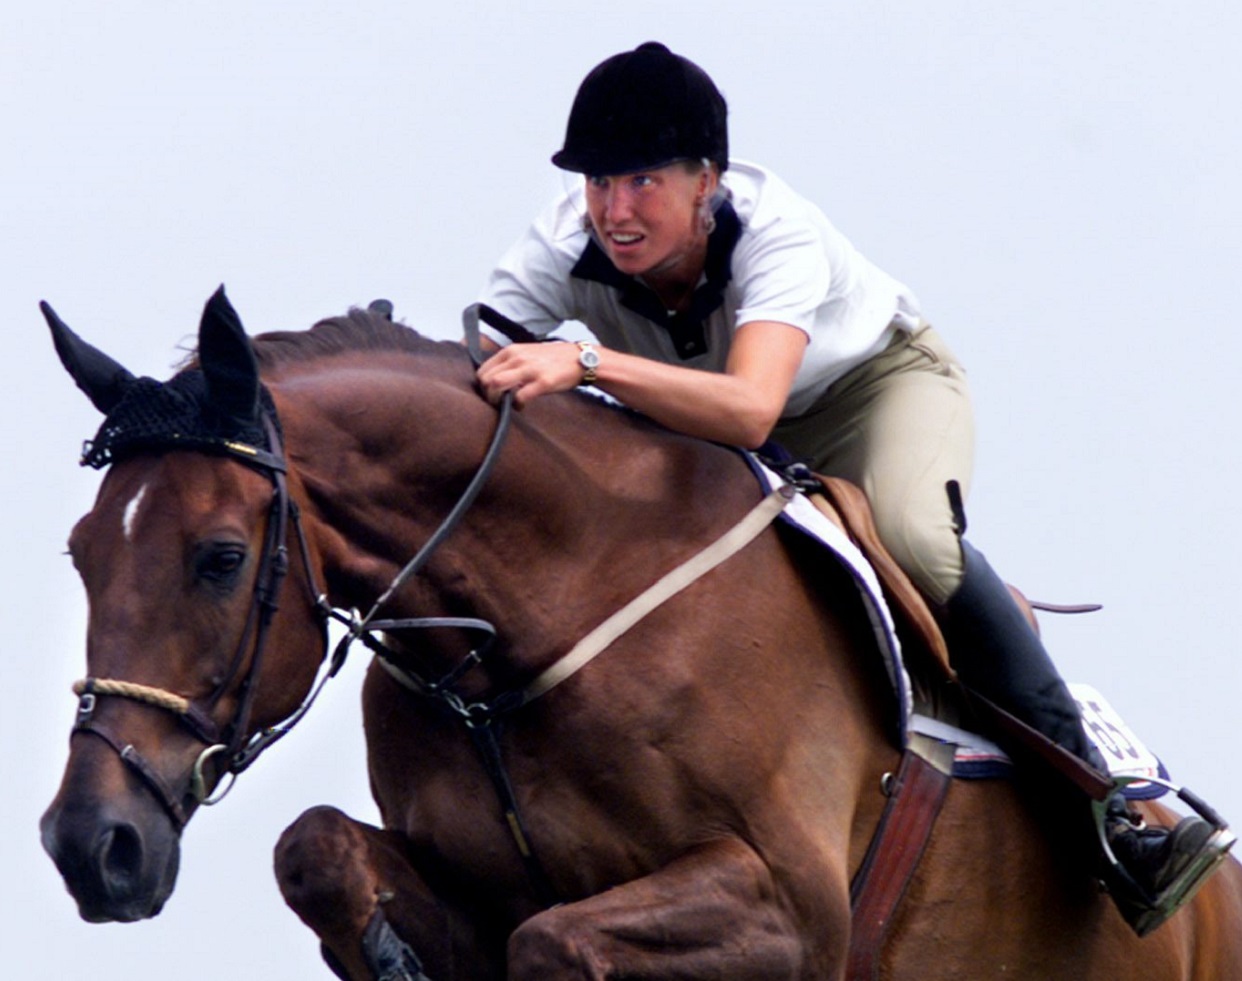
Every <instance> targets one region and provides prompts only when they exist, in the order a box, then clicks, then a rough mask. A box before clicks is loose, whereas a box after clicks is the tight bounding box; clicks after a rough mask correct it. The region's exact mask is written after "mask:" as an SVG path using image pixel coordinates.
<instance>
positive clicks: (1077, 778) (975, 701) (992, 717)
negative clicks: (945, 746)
mask: <svg viewBox="0 0 1242 981" xmlns="http://www.w3.org/2000/svg"><path fill="white" fill-rule="evenodd" d="M966 694H967V698H968V699H969V700H970V704H971V706H972V707H973V708H974V710H975V712H976V713H977V714H978V715H979V716H980V718H982V719H983V720H984V721H985V722H986V723H987V728H988V729H989V730H990V731H992V732H995V733H997V734H998V736H999V737H1000V738H1003V739H1004V740H1005V742H1004V743H1003V744H1002V745H1004V746H1005V747H1006V751H1007V752H1008V751H1010V750H1012V751H1014V752H1017V751H1023V750H1024V751H1026V752H1027V753H1029V754H1031V755H1033V756H1035V757H1038V758H1039V759H1040V760H1041V761H1043V762H1044V763H1046V764H1047V765H1048V766H1050V767H1052V768H1053V769H1054V770H1055V771H1056V772H1057V773H1059V774H1061V775H1062V776H1064V777H1065V778H1066V779H1067V780H1069V781H1070V782H1071V783H1073V784H1074V786H1076V787H1077V788H1078V789H1079V790H1081V791H1082V792H1083V793H1084V794H1086V795H1087V796H1088V797H1090V798H1091V799H1092V800H1099V801H1102V800H1107V799H1108V798H1109V797H1111V796H1112V795H1113V794H1114V793H1116V792H1117V782H1116V781H1115V780H1114V779H1113V777H1112V776H1111V775H1109V774H1106V773H1101V772H1100V771H1099V770H1097V769H1096V768H1095V767H1093V766H1092V765H1091V764H1090V763H1087V762H1086V761H1085V760H1080V759H1079V758H1078V757H1077V756H1075V755H1074V754H1073V753H1071V752H1070V751H1069V750H1067V749H1066V748H1065V747H1063V746H1060V745H1058V744H1057V743H1054V742H1053V741H1052V740H1051V739H1049V738H1048V737H1047V736H1045V735H1044V734H1043V733H1042V732H1040V731H1039V730H1037V729H1034V728H1032V727H1031V726H1029V725H1027V724H1026V723H1025V722H1023V721H1022V720H1021V719H1019V718H1017V717H1016V716H1014V715H1013V714H1011V713H1009V712H1007V711H1005V710H1004V709H1003V708H1001V707H1000V706H999V705H997V704H996V703H995V702H992V701H990V700H988V699H987V698H985V697H984V696H982V695H980V694H979V693H978V692H977V691H975V690H973V689H970V688H967V689H966Z"/></svg>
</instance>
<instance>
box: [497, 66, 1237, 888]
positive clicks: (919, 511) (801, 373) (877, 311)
mask: <svg viewBox="0 0 1242 981" xmlns="http://www.w3.org/2000/svg"><path fill="white" fill-rule="evenodd" d="M552 162H553V163H554V164H555V165H556V166H558V167H560V168H562V169H563V170H567V171H571V172H575V173H579V174H582V175H584V178H585V181H584V183H583V184H582V185H581V186H579V187H576V188H575V189H573V190H571V191H570V192H568V193H567V194H565V195H564V196H562V197H561V198H560V199H559V200H557V201H556V202H555V203H554V204H553V205H552V207H551V208H550V209H549V210H547V211H546V212H545V213H544V214H543V215H541V216H540V217H539V218H538V219H537V220H536V221H535V223H534V225H533V226H532V227H531V228H530V229H529V230H528V231H527V233H526V234H525V235H524V236H523V237H522V238H521V239H520V240H519V241H518V242H517V243H516V245H514V246H513V248H511V249H510V250H509V252H508V253H507V254H506V255H505V256H504V257H503V258H502V259H501V261H500V263H499V265H498V266H497V268H496V269H495V270H494V272H493V273H492V275H491V277H490V279H489V280H488V283H487V286H486V289H485V291H484V293H483V295H482V296H481V297H480V299H481V301H482V302H484V303H486V304H488V305H489V306H492V307H493V308H495V309H497V310H499V311H500V312H501V313H503V314H505V315H506V316H508V317H510V318H511V319H513V320H516V321H518V322H519V323H521V324H523V325H524V326H525V327H526V328H528V329H529V330H531V331H532V332H533V333H534V334H535V335H538V336H541V337H542V336H544V335H547V334H548V333H550V332H551V331H552V330H554V329H555V328H556V327H557V326H559V325H560V324H561V323H563V322H564V321H568V320H578V321H581V322H583V323H585V324H586V325H587V326H588V327H589V328H590V330H591V331H592V333H593V334H594V336H595V337H596V338H597V339H598V340H599V342H600V345H599V346H596V345H594V344H590V343H586V342H582V343H579V344H578V345H573V344H510V345H508V346H506V347H503V348H499V349H498V350H496V353H494V354H493V355H492V356H491V357H489V358H488V359H487V360H486V361H485V362H484V363H483V365H482V366H481V367H480V368H479V372H478V378H479V383H480V385H481V387H482V389H483V391H484V392H485V393H486V395H487V396H488V397H489V398H490V399H492V400H493V401H496V400H499V398H500V396H501V395H502V394H503V393H504V392H507V391H512V392H513V393H514V400H515V403H516V404H517V405H518V406H522V405H524V404H526V403H528V402H530V401H531V400H532V399H535V398H538V397H539V396H541V395H546V394H548V393H551V392H560V391H565V390H568V389H571V388H574V387H575V386H577V385H580V384H583V383H590V384H593V385H595V386H597V387H599V388H600V389H603V390H604V391H606V392H608V393H610V394H611V395H613V396H615V397H616V398H617V399H619V400H620V401H621V402H623V403H625V404H626V405H628V406H630V407H631V408H634V409H637V410H639V411H640V412H642V413H644V414H645V415H647V416H649V417H651V418H652V419H654V420H656V421H658V422H660V423H662V424H664V425H665V426H667V427H669V428H670V429H674V430H678V431H680V432H683V433H687V434H690V435H693V436H700V437H703V438H705V439H710V440H715V441H717V442H720V443H727V444H732V445H737V446H742V447H749V448H755V447H758V446H760V445H761V444H763V443H765V442H766V441H768V440H769V439H770V440H773V441H774V442H776V443H777V444H779V445H780V446H782V447H783V448H784V449H785V450H787V451H788V452H789V453H791V454H792V455H793V456H794V457H795V458H797V459H801V460H804V461H807V462H808V463H809V464H810V465H811V467H812V469H814V470H815V471H817V472H820V473H828V474H833V475H837V476H841V477H845V478H848V479H850V480H852V481H853V482H855V483H856V484H858V485H859V486H860V487H862V488H863V490H864V491H865V492H866V495H867V497H868V499H869V501H870V503H871V506H872V509H873V510H874V513H875V521H876V525H877V527H878V529H879V532H880V536H881V538H882V539H883V541H884V543H885V544H886V546H887V547H888V549H889V551H890V552H892V554H893V556H894V558H895V559H896V560H897V561H898V563H899V564H900V565H901V566H902V568H903V569H904V570H905V571H906V573H907V574H908V575H909V576H910V577H911V578H912V579H913V581H914V582H915V584H916V585H917V586H918V587H919V588H920V589H921V590H922V592H923V594H924V595H925V596H926V597H927V598H928V599H929V600H930V601H931V603H932V605H933V609H935V610H936V611H937V613H938V618H939V620H940V622H941V625H942V627H943V628H944V631H945V634H946V637H947V639H948V641H949V644H950V649H951V651H952V654H953V661H954V666H955V668H956V669H957V671H958V673H959V676H960V677H961V679H962V680H963V682H964V683H965V684H966V685H968V686H969V687H971V688H973V689H974V690H976V691H978V692H980V693H981V694H983V695H985V696H987V697H988V698H990V699H991V700H992V701H994V702H996V703H997V704H999V705H1001V706H1002V707H1004V708H1006V709H1008V710H1009V711H1010V712H1012V713H1013V714H1015V715H1017V716H1018V717H1019V718H1020V719H1022V720H1023V721H1024V722H1026V723H1027V724H1029V725H1031V726H1033V727H1035V728H1036V729H1038V730H1039V731H1040V732H1042V733H1043V734H1045V735H1046V736H1048V737H1049V738H1050V739H1052V740H1053V741H1055V742H1057V743H1059V744H1060V745H1061V746H1063V747H1064V748H1066V749H1067V750H1069V751H1070V752H1072V753H1074V754H1075V755H1077V756H1078V757H1080V758H1081V759H1084V760H1088V761H1089V762H1091V763H1092V765H1094V766H1096V767H1097V768H1098V767H1100V766H1101V765H1102V760H1101V759H1100V757H1099V754H1098V752H1097V751H1096V750H1095V749H1094V747H1092V746H1091V744H1090V743H1089V741H1088V740H1087V737H1086V735H1085V732H1084V730H1083V726H1082V723H1081V718H1080V715H1079V712H1078V709H1077V706H1076V705H1075V703H1074V701H1073V699H1072V698H1071V696H1070V694H1069V692H1068V690H1067V689H1066V687H1065V684H1064V683H1063V681H1062V680H1061V678H1060V676H1059V674H1058V673H1057V671H1056V669H1055V667H1054V666H1053V664H1052V661H1051V659H1050V658H1049V656H1048V654H1047V653H1046V651H1045V650H1044V648H1043V645H1042V644H1041V642H1040V641H1039V639H1038V637H1037V635H1036V634H1035V632H1034V631H1033V630H1032V629H1031V627H1030V626H1029V625H1028V624H1027V622H1026V620H1025V618H1024V617H1023V616H1022V615H1021V614H1020V612H1019V611H1018V608H1017V606H1016V605H1015V604H1014V602H1013V601H1012V599H1011V597H1010V595H1009V592H1008V590H1007V589H1006V587H1005V586H1004V584H1003V583H1002V582H1001V580H1000V579H999V578H998V577H997V576H996V574H995V573H994V572H993V571H992V569H991V568H990V566H989V565H988V563H987V562H986V560H985V559H984V558H983V556H982V555H981V554H980V553H979V552H977V551H975V550H974V549H973V548H971V546H970V545H969V544H967V543H966V542H965V541H963V540H961V538H960V536H959V533H958V529H957V526H956V522H955V518H954V510H955V509H954V507H953V506H952V505H951V503H950V499H949V497H948V495H947V493H946V485H947V484H948V483H949V482H950V481H955V482H956V483H957V485H958V486H959V487H960V488H962V489H963V491H964V490H965V489H966V488H967V487H968V486H969V481H970V476H971V469H972V463H973V459H972V458H973V438H974V433H973V420H972V410H971V403H970V396H969V393H968V390H967V386H966V380H965V376H964V373H963V371H962V369H961V367H960V366H959V365H958V363H957V361H956V359H955V358H954V357H953V355H952V353H951V352H950V351H949V349H948V348H947V347H946V346H945V344H944V342H943V341H942V340H941V339H940V337H939V336H938V335H937V334H936V332H935V331H934V330H932V328H931V327H929V326H928V325H927V323H926V322H925V321H924V320H923V318H922V315H921V311H920V308H919V305H918V301H917V300H916V299H915V297H914V296H913V294H912V293H911V292H910V291H909V290H908V289H907V288H906V287H905V286H904V285H902V284H901V283H900V282H898V281H897V280H895V279H893V278H892V277H891V276H889V275H887V274H886V273H884V272H883V271H881V270H880V269H878V268H877V267H876V266H875V265H873V264H872V263H870V262H869V261H867V260H866V259H865V258H864V257H863V256H862V255H860V254H859V253H858V252H857V251H856V250H855V249H854V247H853V246H852V245H851V244H850V243H849V241H847V240H846V239H845V237H844V236H842V235H841V233H840V232H838V231H837V230H836V229H835V228H834V227H833V226H832V225H831V224H830V223H829V222H828V220H827V219H826V218H825V217H824V215H823V214H822V213H821V212H820V211H819V209H818V208H816V207H815V206H814V205H813V204H811V203H809V202H808V201H807V200H805V199H804V198H802V197H800V196H798V195H797V194H795V193H794V192H793V191H792V190H791V189H790V188H789V187H788V186H787V185H785V184H784V183H783V182H782V181H780V180H779V179H778V178H777V177H775V176H774V175H773V174H771V173H770V172H769V171H767V170H765V169H763V168H762V167H758V166H755V165H753V164H748V163H742V162H739V161H731V160H730V159H729V156H728V135H727V125H726V106H725V101H724V98H723V97H722V96H721V94H720V92H719V91H718V90H717V88H716V86H715V85H714V84H713V82H712V80H711V79H710V78H709V77H708V76H707V74H706V73H705V72H703V70H702V69H700V68H699V67H698V66H696V65H694V64H693V63H691V62H690V61H688V60H687V59H685V58H682V57H680V56H678V55H676V54H673V53H672V52H670V51H669V50H668V48H666V47H665V46H664V45H662V44H658V43H655V42H648V43H646V44H643V45H640V46H639V47H638V48H637V49H635V50H634V51H627V52H623V53H621V54H618V55H616V56H614V57H612V58H609V59H608V60H606V61H604V62H603V63H602V64H600V65H599V66H598V67H596V68H595V69H594V70H593V71H592V72H591V73H590V74H589V75H588V76H587V77H586V79H585V80H584V81H583V83H582V85H581V87H580V89H579V90H578V94H577V97H576V98H575V100H574V104H573V107H572V109H571V111H570V116H569V123H568V126H567V130H566V135H565V145H564V147H563V148H562V149H561V150H560V151H559V152H557V153H556V154H555V155H554V156H553V157H552ZM495 339H496V340H497V341H499V340H500V339H499V338H498V337H497V338H495ZM489 347H491V348H495V347H496V345H495V344H492V345H489ZM1110 813H1111V815H1112V816H1111V818H1110V820H1109V825H1110V827H1109V835H1110V843H1111V847H1112V849H1113V851H1114V854H1115V855H1116V856H1118V857H1119V858H1120V859H1121V861H1122V862H1123V864H1124V866H1125V867H1126V870H1127V872H1128V873H1129V874H1130V876H1131V877H1132V878H1133V879H1134V880H1135V881H1136V882H1138V883H1139V884H1140V885H1141V886H1143V887H1144V888H1146V889H1147V890H1148V891H1149V893H1150V895H1152V896H1155V895H1157V894H1158V893H1159V892H1160V890H1161V889H1162V888H1163V887H1164V886H1166V885H1167V884H1168V882H1170V881H1171V880H1173V879H1174V878H1175V877H1177V876H1178V874H1179V873H1180V872H1181V871H1182V870H1183V869H1184V868H1185V867H1186V866H1187V865H1188V864H1189V862H1190V861H1191V860H1192V859H1193V858H1194V856H1195V855H1196V854H1197V853H1198V852H1199V851H1200V849H1201V848H1203V846H1204V843H1205V841H1206V840H1207V838H1208V837H1209V836H1210V835H1211V834H1212V832H1213V830H1214V829H1213V828H1212V826H1211V825H1209V824H1208V823H1207V822H1205V821H1203V820H1201V819H1199V818H1186V819H1184V820H1183V821H1182V822H1181V823H1179V825H1178V826H1177V828H1176V829H1175V831H1173V832H1172V833H1170V832H1168V831H1166V830H1163V829H1155V830H1143V831H1139V830H1137V829H1135V828H1134V827H1133V826H1132V825H1131V824H1130V823H1129V822H1128V821H1127V820H1125V817H1124V815H1125V808H1124V805H1123V804H1121V802H1120V800H1118V801H1117V804H1116V806H1113V807H1112V808H1110Z"/></svg>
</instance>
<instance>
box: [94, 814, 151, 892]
mask: <svg viewBox="0 0 1242 981" xmlns="http://www.w3.org/2000/svg"><path fill="white" fill-rule="evenodd" d="M98 854H99V871H100V873H101V876H102V878H103V881H104V883H105V884H106V885H107V887H108V889H109V890H110V891H111V892H112V893H113V894H114V895H115V894H117V893H123V892H126V891H128V890H129V889H130V888H132V886H133V885H134V883H135V882H137V880H138V878H139V876H140V874H141V872H142V838H141V837H140V836H139V834H138V832H137V830H136V829H135V828H134V827H133V826H132V825H129V824H117V825H113V826H112V827H111V828H109V829H108V831H106V832H105V833H104V834H103V835H102V836H101V838H100V843H99V853H98Z"/></svg>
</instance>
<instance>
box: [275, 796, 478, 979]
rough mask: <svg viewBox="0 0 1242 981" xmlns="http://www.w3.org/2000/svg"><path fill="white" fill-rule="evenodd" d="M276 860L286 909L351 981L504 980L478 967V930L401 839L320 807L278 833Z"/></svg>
mask: <svg viewBox="0 0 1242 981" xmlns="http://www.w3.org/2000/svg"><path fill="white" fill-rule="evenodd" d="M275 859H276V861H275V865H276V878H277V881H278V882H279V884H280V891H281V893H282V894H283V895H284V897H285V902H287V903H288V904H289V906H290V907H291V908H292V909H293V911H294V912H295V913H297V914H298V916H299V917H300V918H301V919H302V922H304V923H305V924H306V925H307V926H308V927H310V928H311V929H312V930H314V931H315V933H316V934H317V935H318V936H319V938H320V940H321V942H322V944H323V951H324V960H325V961H327V963H328V965H329V966H330V967H331V968H332V970H333V971H334V972H335V973H336V974H337V975H338V976H339V977H341V978H343V979H345V981H453V979H461V978H487V977H497V976H500V974H499V968H497V967H496V966H495V964H487V963H485V962H484V961H483V960H482V958H483V956H484V955H483V954H482V953H481V950H482V946H481V945H480V944H479V943H478V942H477V937H475V936H474V929H473V926H472V925H471V924H470V923H469V922H468V921H467V919H466V918H465V917H463V916H461V915H460V914H458V913H455V912H454V911H453V909H452V908H451V907H450V906H449V905H448V904H447V903H445V902H444V901H443V900H442V899H441V897H438V896H437V895H436V894H435V893H434V892H433V891H432V890H431V888H430V887H429V886H428V885H427V883H426V882H425V881H424V879H423V877H422V876H421V875H420V874H419V873H418V871H417V870H416V869H415V868H414V867H413V866H412V865H411V864H410V861H409V859H408V857H407V855H406V853H405V849H404V846H403V840H402V839H401V837H400V836H399V835H396V834H394V833H393V832H390V831H382V830H380V829H378V828H373V827H371V826H369V825H366V824H362V823H360V822H358V821H355V820H353V819H352V818H350V817H348V816H346V815H345V814H342V813H341V812H340V811H338V810H336V809H335V808H330V807H317V808H313V809H311V810H309V811H307V812H306V813H305V814H303V815H302V816H301V817H299V818H298V819H297V820H296V821H295V822H294V823H293V824H292V825H290V826H289V828H288V829H286V831H285V833H284V834H283V835H281V837H280V841H279V842H278V843H277V845H276V856H275ZM496 959H497V960H498V958H496Z"/></svg>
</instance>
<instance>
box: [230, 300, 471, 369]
mask: <svg viewBox="0 0 1242 981" xmlns="http://www.w3.org/2000/svg"><path fill="white" fill-rule="evenodd" d="M253 342H254V353H255V357H256V358H257V359H258V362H259V366H260V368H276V367H280V366H282V365H288V364H296V363H300V362H306V361H314V360H316V359H319V358H324V357H331V356H332V355H335V354H345V353H348V352H353V351H408V352H410V353H412V354H420V355H430V356H433V357H439V358H446V359H448V358H453V359H457V360H461V359H464V358H466V357H467V353H466V349H465V348H464V347H463V346H462V345H460V344H455V343H452V342H447V341H436V340H432V339H431V338H428V337H423V336H422V335H421V334H419V333H418V332H417V331H416V330H414V329H413V328H412V327H408V326H406V325H405V324H402V323H397V322H394V321H392V320H389V319H388V318H387V317H386V316H383V315H381V314H378V313H374V312H372V311H370V310H360V309H357V308H355V309H351V310H350V311H349V312H348V313H347V314H345V315H344V316H343V317H327V318H325V319H323V320H320V321H319V322H318V323H317V324H315V325H314V326H313V327H311V328H310V329H309V330H287V331H270V332H268V333H264V334H259V335H257V336H256V337H254V338H253Z"/></svg>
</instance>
